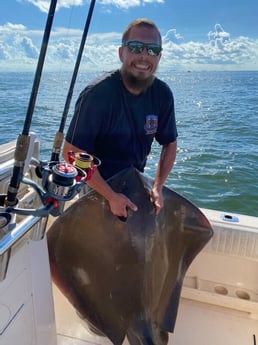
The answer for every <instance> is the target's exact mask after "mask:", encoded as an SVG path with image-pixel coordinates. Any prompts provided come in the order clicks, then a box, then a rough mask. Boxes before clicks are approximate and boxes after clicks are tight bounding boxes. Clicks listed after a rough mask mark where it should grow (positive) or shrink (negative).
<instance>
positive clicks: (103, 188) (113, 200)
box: [63, 141, 137, 217]
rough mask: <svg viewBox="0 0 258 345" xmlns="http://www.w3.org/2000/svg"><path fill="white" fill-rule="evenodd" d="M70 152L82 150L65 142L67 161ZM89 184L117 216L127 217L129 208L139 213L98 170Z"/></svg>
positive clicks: (64, 151)
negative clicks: (115, 190) (114, 189)
mask: <svg viewBox="0 0 258 345" xmlns="http://www.w3.org/2000/svg"><path fill="white" fill-rule="evenodd" d="M69 151H73V152H74V153H76V152H80V151H81V150H80V149H79V148H78V147H76V146H73V145H71V144H70V143H68V142H67V141H65V143H64V148H63V158H64V159H65V160H66V161H67V160H68V152H69ZM87 184H88V185H89V186H90V187H91V188H93V189H94V190H95V191H96V192H98V193H99V194H101V195H102V196H103V197H104V198H105V199H106V200H107V201H108V202H109V206H110V210H111V212H112V213H113V214H114V215H115V216H119V217H127V208H130V209H131V210H132V211H137V206H136V205H135V204H134V203H133V202H132V201H131V200H130V199H128V198H127V197H126V196H125V195H124V194H121V193H116V192H114V191H113V189H112V188H111V187H110V186H109V184H108V183H107V182H106V181H105V180H104V179H103V177H102V176H101V175H100V173H99V171H98V169H96V170H95V172H94V173H93V175H92V177H91V179H90V180H89V181H87Z"/></svg>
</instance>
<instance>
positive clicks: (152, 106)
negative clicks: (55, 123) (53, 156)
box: [66, 71, 177, 179]
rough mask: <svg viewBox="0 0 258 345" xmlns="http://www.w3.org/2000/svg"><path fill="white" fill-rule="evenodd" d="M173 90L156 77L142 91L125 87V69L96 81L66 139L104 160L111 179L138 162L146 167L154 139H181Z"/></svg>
mask: <svg viewBox="0 0 258 345" xmlns="http://www.w3.org/2000/svg"><path fill="white" fill-rule="evenodd" d="M176 137H177V129H176V121H175V113H174V99H173V94H172V92H171V90H170V88H169V87H168V85H167V84H166V83H164V82H163V81H161V80H160V79H158V78H155V80H154V82H153V83H152V85H151V86H150V87H149V88H148V89H147V90H146V91H145V92H144V93H142V94H140V95H137V96H136V95H133V94H131V93H130V92H128V91H127V90H126V88H125V87H124V86H123V83H122V80H121V77H120V72H119V71H113V72H110V73H107V74H105V75H104V76H102V77H101V78H99V79H97V80H95V81H93V82H92V83H91V84H90V85H88V86H87V87H86V88H85V89H84V90H83V91H82V92H81V94H80V96H79V98H78V100H77V102H76V106H75V112H74V116H73V118H72V121H71V123H70V126H69V129H68V132H67V135H66V140H67V141H68V142H69V143H71V144H72V145H74V146H76V147H78V148H80V149H81V150H82V151H87V152H88V153H90V154H92V155H95V156H97V157H98V158H99V159H100V160H101V165H100V166H99V171H100V173H101V175H102V176H103V178H104V179H107V178H109V177H111V176H113V175H114V174H116V173H118V172H119V171H121V170H123V169H125V168H127V167H129V166H134V167H136V168H137V169H138V170H139V171H143V169H144V167H145V164H146V160H147V156H148V154H149V153H150V150H151V144H152V142H153V139H154V138H155V139H156V140H157V142H158V143H159V144H161V145H164V144H168V143H170V142H173V141H175V140H176Z"/></svg>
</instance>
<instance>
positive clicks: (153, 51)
mask: <svg viewBox="0 0 258 345" xmlns="http://www.w3.org/2000/svg"><path fill="white" fill-rule="evenodd" d="M122 46H123V47H128V49H129V51H130V53H132V54H141V53H142V52H143V50H144V48H146V50H147V53H148V55H150V56H158V55H159V54H160V52H161V50H162V48H161V46H160V45H159V44H156V43H143V42H140V41H128V42H123V44H122Z"/></svg>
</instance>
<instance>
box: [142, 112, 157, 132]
mask: <svg viewBox="0 0 258 345" xmlns="http://www.w3.org/2000/svg"><path fill="white" fill-rule="evenodd" d="M144 129H145V131H146V134H147V135H148V134H154V133H156V132H157V129H158V116H157V115H147V116H146V122H145V125H144Z"/></svg>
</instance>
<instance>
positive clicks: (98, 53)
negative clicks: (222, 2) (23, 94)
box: [0, 23, 258, 71]
mask: <svg viewBox="0 0 258 345" xmlns="http://www.w3.org/2000/svg"><path fill="white" fill-rule="evenodd" d="M81 34H82V32H81V30H75V29H70V30H68V29H67V28H55V29H54V30H53V31H52V33H51V37H50V40H49V46H48V50H47V54H46V61H45V68H48V69H57V68H58V69H59V68H60V65H62V66H63V67H64V68H69V69H72V68H73V66H74V63H75V60H76V57H77V52H78V48H79V45H80V40H81ZM42 36H43V33H42V32H40V31H31V30H27V28H26V27H24V26H23V25H15V24H12V23H8V24H6V25H4V26H0V62H1V63H0V68H1V69H2V70H6V69H8V68H9V69H15V68H23V69H26V68H28V69H31V68H35V66H36V64H37V58H38V55H39V50H40V46H41V41H42ZM120 39H121V33H116V32H109V33H103V34H89V35H88V37H87V41H86V46H85V49H84V54H83V59H82V66H81V68H82V69H86V70H91V71H94V70H110V69H113V68H116V67H118V66H120V61H119V58H118V53H117V50H118V47H119V45H120ZM162 55H163V56H162V59H161V62H160V69H161V70H162V69H187V70H189V69H190V70H200V69H201V70H207V69H232V70H238V69H245V70H247V69H249V70H258V66H257V61H258V39H251V38H248V37H244V36H240V37H237V38H234V39H232V38H230V34H229V33H227V32H226V31H224V30H223V28H222V27H221V25H219V24H216V26H215V31H214V32H209V33H208V39H207V41H206V42H193V41H189V42H186V41H185V40H184V39H183V37H182V36H181V35H180V33H178V32H177V31H176V29H169V30H168V31H167V32H166V33H165V34H164V35H163V52H162Z"/></svg>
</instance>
